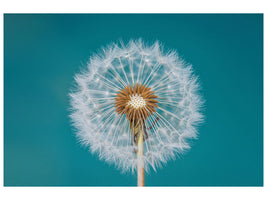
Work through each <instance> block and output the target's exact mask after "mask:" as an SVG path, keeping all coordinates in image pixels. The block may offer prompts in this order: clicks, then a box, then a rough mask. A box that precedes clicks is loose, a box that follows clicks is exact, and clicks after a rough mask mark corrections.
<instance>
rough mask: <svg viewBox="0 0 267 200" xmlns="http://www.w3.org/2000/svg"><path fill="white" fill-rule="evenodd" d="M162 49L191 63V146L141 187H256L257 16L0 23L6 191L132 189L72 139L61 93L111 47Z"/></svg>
mask: <svg viewBox="0 0 267 200" xmlns="http://www.w3.org/2000/svg"><path fill="white" fill-rule="evenodd" d="M139 37H142V38H143V39H144V40H145V41H149V42H153V41H155V40H160V41H162V42H163V43H164V44H165V48H166V49H176V50H177V51H178V52H179V54H180V56H182V57H183V58H184V59H185V60H186V61H187V62H189V63H192V64H193V67H194V69H195V73H196V74H197V75H199V76H200V79H201V85H202V88H203V89H202V94H203V96H204V98H205V99H206V105H205V106H206V108H205V110H204V114H205V116H206V119H205V123H204V124H203V125H202V126H201V127H200V129H199V132H200V137H199V140H197V141H195V142H194V143H193V147H192V149H191V150H190V151H189V152H188V153H186V154H185V155H184V157H183V158H182V159H177V160H175V161H170V162H168V164H167V165H166V166H165V167H163V168H162V169H159V170H158V172H157V173H155V172H151V173H150V174H146V185H148V186H262V185H263V15H262V14H224V15H212V14H208V15H197V14H196V15H192V14H180V15H118V14H116V15H86V14H79V15H74V14H72V15H28V14H27V15H17V14H5V15H4V185H5V186H135V185H136V176H134V175H131V174H126V175H124V174H121V173H120V171H117V170H116V169H115V168H114V167H113V166H109V165H108V164H106V163H105V162H103V161H99V159H98V158H97V156H95V155H91V153H89V152H88V151H87V149H86V148H84V147H81V146H80V144H78V143H77V141H76V139H75V133H74V131H73V127H71V125H70V119H69V117H68V115H69V97H68V92H69V90H70V88H71V87H72V85H73V83H74V81H73V76H74V74H75V73H77V72H79V71H80V69H81V66H82V65H83V64H85V63H86V61H87V59H88V58H89V56H90V55H92V53H94V52H97V50H98V49H99V48H100V47H101V46H105V45H106V44H108V43H110V42H112V41H118V39H120V38H121V39H122V40H124V41H128V40H129V39H130V38H134V39H137V38H139Z"/></svg>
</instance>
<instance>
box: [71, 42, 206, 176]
mask: <svg viewBox="0 0 267 200" xmlns="http://www.w3.org/2000/svg"><path fill="white" fill-rule="evenodd" d="M75 81H76V83H77V84H76V88H75V90H73V92H72V93H71V94H70V98H71V107H72V113H71V119H72V122H73V125H74V126H75V127H76V129H77V137H78V139H79V141H80V142H81V143H82V144H84V145H85V146H88V147H89V149H90V150H91V152H93V153H97V154H98V155H99V158H100V159H103V160H105V161H106V162H108V163H111V164H115V166H117V167H118V168H121V169H122V171H124V172H126V171H132V172H134V171H135V170H136V168H137V164H138V159H137V156H136V153H135V152H134V145H133V138H132V135H131V131H132V127H131V125H135V124H137V123H139V124H141V125H142V127H143V131H144V132H145V133H146V138H145V140H144V156H143V159H144V167H145V170H146V171H149V169H153V170H155V171H156V169H157V168H158V167H161V166H162V165H163V164H165V163H166V162H167V161H168V160H170V159H175V158H177V157H181V156H182V155H183V154H184V152H185V151H186V150H188V149H190V144H189V141H190V140H189V139H192V138H197V135H198V133H197V125H199V124H200V123H201V122H202V121H203V115H202V113H201V108H202V105H203V100H202V98H201V96H200V95H199V84H198V79H197V77H196V76H194V75H193V70H192V66H191V65H189V64H187V63H186V62H185V61H183V60H182V59H181V58H180V57H179V56H178V54H177V53H176V52H175V51H171V52H168V53H164V51H163V46H162V45H161V44H160V43H159V42H156V43H154V44H152V45H145V44H144V43H143V41H142V40H137V41H130V42H129V43H128V44H123V43H121V44H116V43H113V44H111V45H109V46H107V47H106V48H104V49H103V51H102V53H98V54H95V55H93V56H92V57H91V58H90V59H89V62H88V63H87V67H86V69H84V70H83V71H82V72H81V73H79V74H77V75H76V76H75Z"/></svg>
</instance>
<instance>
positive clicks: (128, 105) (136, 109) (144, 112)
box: [115, 83, 158, 122]
mask: <svg viewBox="0 0 267 200" xmlns="http://www.w3.org/2000/svg"><path fill="white" fill-rule="evenodd" d="M150 89H151V88H148V87H146V86H145V84H143V85H141V84H138V83H137V84H136V85H134V86H133V87H132V86H131V85H129V86H126V87H125V88H123V89H121V90H120V91H119V92H118V93H117V97H116V98H115V108H116V112H117V113H118V114H121V115H123V114H126V117H127V118H128V119H129V121H130V122H134V121H135V122H137V121H138V120H142V121H143V122H144V121H145V120H146V118H147V117H148V116H149V115H151V114H152V113H153V112H155V111H156V110H155V107H158V106H157V103H158V101H157V100H155V99H156V98H158V96H156V95H154V93H155V92H154V91H151V90H150Z"/></svg>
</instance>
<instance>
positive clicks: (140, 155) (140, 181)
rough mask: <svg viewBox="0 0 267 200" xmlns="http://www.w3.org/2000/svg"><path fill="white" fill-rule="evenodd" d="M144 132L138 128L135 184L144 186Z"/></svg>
mask: <svg viewBox="0 0 267 200" xmlns="http://www.w3.org/2000/svg"><path fill="white" fill-rule="evenodd" d="M143 135H144V132H143V129H142V128H140V134H139V138H138V140H137V141H138V142H137V147H138V151H137V162H138V164H137V186H139V187H142V186H145V170H144V136H143Z"/></svg>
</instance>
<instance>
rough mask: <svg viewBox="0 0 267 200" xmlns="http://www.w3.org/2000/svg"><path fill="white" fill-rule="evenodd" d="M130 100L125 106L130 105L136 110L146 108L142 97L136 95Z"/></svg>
mask: <svg viewBox="0 0 267 200" xmlns="http://www.w3.org/2000/svg"><path fill="white" fill-rule="evenodd" d="M130 98H131V100H130V101H128V103H127V105H131V106H132V107H133V108H135V109H138V108H143V107H145V106H146V101H145V100H144V98H143V97H141V96H140V94H139V95H137V94H135V95H133V96H130Z"/></svg>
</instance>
